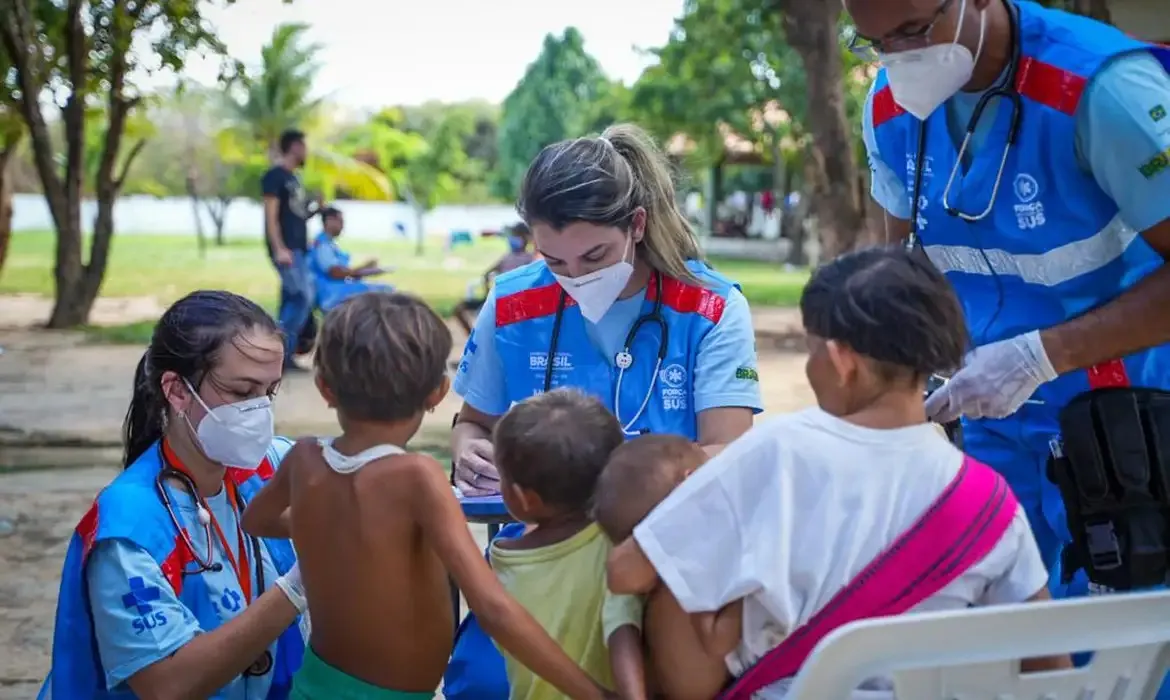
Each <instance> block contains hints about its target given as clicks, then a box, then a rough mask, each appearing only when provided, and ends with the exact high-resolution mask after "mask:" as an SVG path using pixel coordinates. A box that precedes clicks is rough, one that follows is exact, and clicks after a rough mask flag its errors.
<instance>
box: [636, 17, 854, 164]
mask: <svg viewBox="0 0 1170 700" xmlns="http://www.w3.org/2000/svg"><path fill="white" fill-rule="evenodd" d="M773 5H774V3H773V2H771V0H686V3H685V5H684V7H683V14H682V16H681V17H680V18H679V19H678V20H676V22H675V27H674V30H673V31H672V33H671V36H670V39H669V40H668V41H667V43H666V45H665V46H663V47H661V48H659V49H656V50H654V52H653V53H654V54H655V55H656V56H657V58H658V63H657V64H656V65H654V66H652V67H651V68H649V69H647V70H646V72H645V73H643V74H642V76H641V78H639V80H638V82H637V83H636V84H635V85H634V87H633V96H632V101H631V106H630V108H631V110H632V112H633V114H634V118H635V119H636V120H638V121H639V122H640V123H642V124H643V125H644V126H646V127H647V128H648V129H650V130H651V131H653V132H654V133H655V134H656V135H658V136H659V137H660V138H661V139H663V140H665V139H669V138H671V137H672V136H674V135H675V134H679V133H681V134H685V135H686V136H687V137H689V139H690V140H691V141H693V142H694V145H695V150H696V156H697V157H698V159H699V161H700V162H703V163H712V162H715V161H717V160H718V159H719V158H720V157H721V156H722V155H723V151H724V146H725V133H723V131H722V130H721V129H720V125H725V126H726V128H728V129H730V131H731V132H733V133H734V134H735V135H737V136H739V137H742V138H744V139H747V140H748V141H750V142H751V143H753V144H754V145H755V146H756V150H757V152H758V153H759V154H760V155H761V156H762V157H763V158H764V159H768V158H770V157H771V154H772V153H773V148H774V146H780V147H781V150H782V151H783V152H786V153H787V154H789V156H790V157H791V155H795V154H797V153H799V152H800V151H802V150H803V148H804V145H805V141H806V139H807V135H808V132H809V130H808V128H807V119H808V84H807V79H808V73H807V72H806V71H805V67H804V64H803V61H802V60H801V58H800V55H799V54H797V53H796V51H795V50H793V48H792V47H791V46H790V45H789V43H788V42H787V41H786V39H785V36H784V30H783V28H782V26H781V23H780V20H779V16H778V13H777V11H776V10H775V9H774V7H773ZM841 56H842V61H843V62H844V68H845V74H846V76H847V80H848V86H847V87H848V89H847V92H846V96H847V109H848V112H849V116H850V118H851V119H850V120H851V122H852V123H854V124H856V125H857V134H856V136H857V138H858V139H860V136H861V134H860V114H861V107H862V105H863V104H864V101H865V93H866V90H867V88H868V82H869V76H868V75H867V74H866V73H865V71H864V69H863V67H862V66H861V65H860V64H859V62H858V60H857V59H856V57H854V56H853V55H852V54H851V53H850V52H849V51H847V50H846V49H844V48H843V47H842V48H841Z"/></svg>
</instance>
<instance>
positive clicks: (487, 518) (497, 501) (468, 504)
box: [459, 493, 512, 542]
mask: <svg viewBox="0 0 1170 700" xmlns="http://www.w3.org/2000/svg"><path fill="white" fill-rule="evenodd" d="M459 505H460V506H462V507H463V515H464V516H465V517H466V518H467V522H469V523H478V524H480V525H487V526H488V541H489V542H490V541H491V539H492V538H493V537H495V536H496V534H497V533H498V532H499V531H500V526H501V525H507V524H508V523H510V522H512V516H511V515H509V514H508V509H507V508H506V507H505V506H504V499H503V497H502V496H500V494H498V493H497V494H495V495H492V496H460V497H459Z"/></svg>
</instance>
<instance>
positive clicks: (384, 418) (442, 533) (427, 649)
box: [244, 292, 602, 700]
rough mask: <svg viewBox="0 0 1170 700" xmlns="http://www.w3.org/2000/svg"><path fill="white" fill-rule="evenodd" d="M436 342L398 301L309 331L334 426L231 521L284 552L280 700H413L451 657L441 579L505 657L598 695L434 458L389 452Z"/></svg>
mask: <svg viewBox="0 0 1170 700" xmlns="http://www.w3.org/2000/svg"><path fill="white" fill-rule="evenodd" d="M450 351H451V334H450V331H449V330H448V329H447V327H446V325H445V324H444V323H443V321H442V320H441V319H440V318H439V317H438V316H437V315H436V314H435V313H434V311H432V310H431V309H430V308H429V307H427V306H426V305H425V304H424V303H423V302H421V301H419V300H418V299H415V298H414V297H411V296H408V295H404V294H395V293H387V292H368V293H364V294H360V295H357V296H355V297H352V298H351V299H348V300H346V301H345V302H343V303H342V304H340V305H339V306H337V307H336V308H334V309H333V310H331V311H330V313H329V314H328V315H327V316H326V318H325V321H324V323H323V324H322V328H321V337H320V339H319V341H318V343H317V354H316V357H315V365H316V367H315V369H316V373H317V378H316V379H317V385H318V388H319V390H320V391H321V395H322V396H323V397H324V399H325V400H326V402H327V403H328V404H329V405H330V407H332V408H335V409H336V410H337V414H338V422H339V423H340V425H341V428H342V435H341V436H340V437H338V438H336V439H335V440H326V439H322V440H317V439H308V440H302V441H300V442H298V443H297V445H296V446H295V447H294V448H293V449H292V451H291V452H290V453H289V455H288V457H286V458H285V461H284V463H283V464H282V466H281V467H280V469H278V470H277V472H276V475H275V476H274V477H273V478H272V479H271V480H270V481H269V483H268V485H267V486H266V487H265V488H264V489H263V490H262V491H261V492H260V493H259V494H257V496H256V497H255V498H254V499H253V501H252V503H251V504H250V505H249V507H248V510H247V511H246V512H245V514H244V527H245V529H247V530H248V531H249V532H252V533H253V534H256V535H260V536H265V537H289V536H291V537H292V540H293V544H294V545H295V546H296V549H297V554H298V561H299V564H300V568H301V572H302V578H303V580H304V584H305V593H306V597H307V599H308V605H309V613H310V615H311V616H312V624H311V628H312V631H311V634H310V639H309V648H308V649H307V650H306V652H305V660H304V664H303V665H302V667H301V670H300V672H298V674H297V676H296V679H295V680H294V686H293V691H292V697H293V698H295V699H296V700H310V699H311V700H319V699H321V700H323V699H326V698H346V699H347V700H357V699H364V698H384V699H389V698H420V699H421V698H427V699H428V700H429V698H431V697H432V696H433V694H434V691H435V689H436V687H437V686H438V684H439V681H440V679H441V678H442V674H443V670H444V668H445V667H446V663H447V659H448V657H449V656H450V653H451V646H452V629H453V628H454V620H453V614H454V612H453V610H452V607H451V600H450V595H449V589H448V578H447V575H448V573H449V574H450V576H451V577H452V578H454V580H455V582H456V584H458V586H459V587H460V589H461V590H462V591H463V593H464V594H465V595H466V598H467V601H468V604H469V607H471V609H472V610H474V611H476V613H477V614H478V616H479V618H480V621H481V624H482V625H483V628H484V630H485V631H486V632H487V633H488V634H489V635H491V636H492V637H493V638H494V639H495V640H496V641H497V642H498V643H499V644H500V645H501V646H502V647H504V648H505V649H508V650H509V651H510V653H512V654H513V655H514V656H515V657H516V658H517V659H518V660H520V662H521V663H524V664H526V665H527V666H529V667H530V668H532V670H533V671H534V672H535V673H537V674H538V675H540V676H542V677H544V678H546V679H548V681H549V682H550V683H552V684H553V685H554V686H555V687H557V688H558V689H559V690H560V691H561V692H562V693H564V694H565V695H567V696H569V697H581V698H597V697H602V691H601V689H600V688H599V687H598V686H597V685H596V683H594V682H593V681H592V679H590V678H589V677H588V676H587V675H586V674H585V672H584V671H582V670H581V669H580V667H579V666H577V665H576V664H575V663H573V662H572V661H571V660H570V659H569V658H568V657H567V656H565V654H564V653H563V652H562V651H561V650H560V649H559V648H558V647H557V646H556V644H555V642H553V640H552V639H550V638H549V637H548V635H547V634H545V633H544V632H543V630H542V629H541V627H540V626H539V625H538V624H537V622H536V621H535V620H533V619H532V617H531V616H530V615H528V614H527V613H526V612H525V611H524V609H523V608H522V607H521V606H520V605H519V604H518V603H517V602H516V601H515V600H513V599H512V598H511V597H510V596H508V594H507V592H506V591H505V590H504V589H503V587H502V586H501V585H500V583H499V581H498V580H497V579H496V577H495V575H494V574H493V573H492V571H491V568H490V567H489V566H488V564H487V562H486V561H485V560H484V558H483V556H482V554H481V553H480V550H479V547H478V546H477V545H476V544H475V541H474V539H473V538H472V536H471V533H470V531H469V530H468V528H467V524H466V521H465V519H464V517H463V513H462V510H461V508H460V506H459V503H458V501H457V500H456V498H455V496H454V495H453V493H452V491H451V487H450V485H449V482H448V480H447V477H446V475H445V473H444V471H443V469H442V467H441V466H440V465H439V464H438V462H436V461H435V460H434V459H433V458H431V457H429V456H426V455H422V454H413V453H408V452H406V450H405V445H406V443H407V442H408V441H409V440H410V438H411V437H413V436H414V434H415V433H416V432H417V431H418V428H419V426H420V425H421V423H422V419H423V416H424V415H425V413H426V412H427V411H428V410H430V409H432V408H434V407H435V406H436V405H437V404H438V403H439V402H440V401H442V399H443V397H444V396H445V395H446V392H447V389H448V387H449V380H448V379H447V376H446V363H447V357H448V355H449V354H450Z"/></svg>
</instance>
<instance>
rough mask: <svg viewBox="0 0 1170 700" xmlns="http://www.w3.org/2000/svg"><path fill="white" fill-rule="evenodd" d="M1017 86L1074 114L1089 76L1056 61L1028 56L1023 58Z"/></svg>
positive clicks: (1035, 98) (1046, 103)
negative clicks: (1055, 63) (1061, 65)
mask: <svg viewBox="0 0 1170 700" xmlns="http://www.w3.org/2000/svg"><path fill="white" fill-rule="evenodd" d="M1018 71H1019V73H1018V75H1017V76H1016V90H1017V91H1019V93H1020V95H1021V96H1023V97H1027V98H1028V99H1030V100H1032V101H1033V102H1039V103H1040V104H1042V105H1044V106H1045V107H1051V108H1052V109H1055V110H1056V111H1058V112H1063V113H1065V114H1069V115H1071V114H1075V113H1076V111H1077V105H1079V104H1080V103H1081V95H1083V94H1084V92H1085V85H1087V84H1088V82H1089V81H1088V80H1087V79H1086V78H1085V77H1084V76H1080V75H1077V74H1076V73H1071V72H1069V71H1066V70H1064V69H1063V68H1057V67H1056V66H1054V65H1051V64H1048V63H1045V62H1043V61H1038V60H1036V59H1034V58H1030V57H1025V58H1024V59H1023V60H1021V61H1020V67H1019V69H1018Z"/></svg>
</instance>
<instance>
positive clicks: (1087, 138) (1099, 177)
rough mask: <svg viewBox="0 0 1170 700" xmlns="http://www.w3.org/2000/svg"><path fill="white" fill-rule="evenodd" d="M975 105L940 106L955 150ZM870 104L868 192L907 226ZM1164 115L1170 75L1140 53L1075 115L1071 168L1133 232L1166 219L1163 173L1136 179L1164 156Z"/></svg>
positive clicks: (1111, 70)
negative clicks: (1084, 175) (1087, 178)
mask: <svg viewBox="0 0 1170 700" xmlns="http://www.w3.org/2000/svg"><path fill="white" fill-rule="evenodd" d="M979 97H980V93H959V94H958V95H956V96H955V97H953V98H951V99H950V100H948V101H947V103H946V116H947V128H948V130H949V131H950V133H951V137H952V139H954V142H955V144H956V145H957V144H959V143H961V142H962V140H963V135H964V133H965V132H966V129H967V125H968V123H969V121H970V119H971V113H972V112H973V111H974V109H975V104H976V103H977V102H978V101H979ZM872 100H873V93H872V92H870V95H869V97H868V98H867V101H866V106H865V110H864V111H863V112H862V114H863V117H862V134H863V136H864V140H865V146H866V150H867V151H868V153H869V167H870V170H871V172H872V173H873V178H872V183H871V189H870V192H871V194H872V195H873V198H874V201H876V202H877V203H878V204H879V205H880V206H881V207H882V208H883V209H885V210H886V211H887V212H889V213H890V214H891V215H893V216H896V217H898V218H899V219H909V218H910V195H909V193H908V192H907V191H906V186H905V184H904V183H903V180H902V178H901V177H900V176H899V175H898V174H897V173H895V172H894V170H893V168H891V167H890V166H889V165H888V164H887V163H885V162H884V161H883V160H882V159H881V157H880V153H879V151H878V147H877V140H876V137H875V135H874V128H873V105H872ZM1000 106H1001V105H1000V102H999V100H992V101H991V102H990V103H989V105H988V107H987V108H986V109H985V110H984V113H983V117H982V119H980V121H979V126H978V128H977V129H976V131H975V135H974V137H973V138H972V140H971V145H970V146H969V147H968V149H969V150H970V151H971V153H978V152H979V151H980V150H981V149H982V148H983V146H984V144H985V142H986V139H987V134H988V132H989V131H990V130H991V128H992V125H993V124H994V123H995V112H996V110H997V109H998V108H1000ZM1004 108H1005V109H1006V106H1004ZM1167 111H1170V75H1168V74H1167V72H1166V69H1165V68H1163V67H1162V64H1161V63H1159V62H1158V60H1157V59H1156V58H1154V57H1153V56H1151V55H1150V54H1149V53H1146V52H1142V53H1130V54H1123V55H1120V56H1117V57H1115V58H1113V59H1112V60H1111V61H1110V62H1109V63H1107V64H1106V65H1105V66H1104V67H1103V68H1102V69H1101V70H1100V71H1099V72H1098V73H1097V74H1096V75H1094V76H1093V77H1092V79H1091V80H1090V82H1089V84H1088V87H1087V88H1086V89H1085V92H1084V96H1083V97H1082V98H1081V102H1080V104H1079V105H1078V109H1077V113H1076V155H1077V160H1078V161H1079V162H1080V164H1081V167H1082V169H1083V170H1084V171H1085V172H1088V173H1091V174H1092V175H1093V178H1094V179H1095V180H1096V181H1097V184H1098V186H1100V188H1101V189H1102V190H1103V191H1104V192H1105V194H1107V195H1109V197H1110V198H1111V199H1113V201H1114V202H1116V203H1117V207H1118V209H1119V211H1120V215H1121V218H1122V219H1123V220H1124V221H1125V222H1126V223H1127V224H1129V225H1130V227H1132V228H1134V229H1135V230H1137V231H1145V230H1146V229H1149V228H1150V227H1152V226H1154V225H1155V224H1158V223H1160V222H1162V221H1165V220H1166V219H1170V197H1168V196H1167V194H1166V193H1167V191H1168V189H1167V188H1170V168H1165V169H1163V170H1161V171H1159V172H1158V173H1155V174H1153V175H1152V176H1151V177H1147V176H1146V175H1145V174H1144V173H1143V172H1142V166H1144V165H1145V164H1146V163H1149V162H1150V161H1151V160H1152V159H1153V158H1155V157H1156V156H1157V155H1158V154H1159V153H1163V152H1165V151H1167V150H1168V149H1170V116H1167ZM1159 115H1161V116H1160V117H1159ZM992 147H993V148H999V147H1000V145H999V144H993V145H992ZM944 176H945V174H944Z"/></svg>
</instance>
